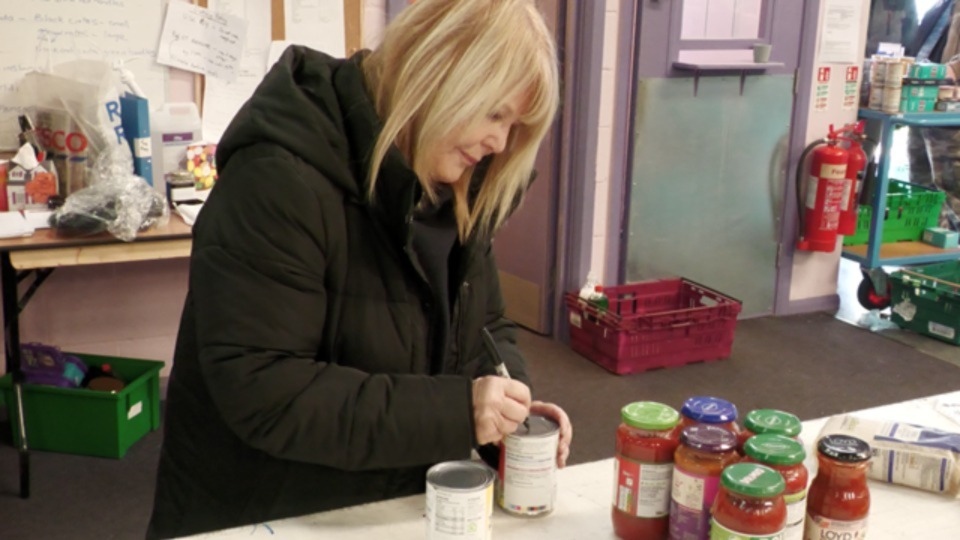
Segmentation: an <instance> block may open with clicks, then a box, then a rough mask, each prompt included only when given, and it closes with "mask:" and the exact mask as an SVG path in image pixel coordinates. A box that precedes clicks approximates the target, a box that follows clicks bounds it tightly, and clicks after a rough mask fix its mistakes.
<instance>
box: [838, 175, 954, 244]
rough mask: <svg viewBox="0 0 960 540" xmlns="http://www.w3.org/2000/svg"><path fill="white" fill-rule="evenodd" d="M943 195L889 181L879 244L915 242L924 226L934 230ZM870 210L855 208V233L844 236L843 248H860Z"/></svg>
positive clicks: (907, 184) (871, 214) (938, 218)
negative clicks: (880, 242)
mask: <svg viewBox="0 0 960 540" xmlns="http://www.w3.org/2000/svg"><path fill="white" fill-rule="evenodd" d="M944 200H946V194H945V193H944V192H942V191H939V190H936V189H930V188H927V187H923V186H919V185H916V184H911V183H910V182H903V181H900V180H890V183H889V184H888V186H887V208H886V212H885V215H884V219H883V236H882V242H883V243H885V244H886V243H888V242H902V241H918V240H920V239H921V237H922V236H923V231H924V230H926V229H927V227H936V226H937V223H938V222H939V220H940V209H941V208H942V207H943V201H944ZM872 217H873V208H871V207H870V206H867V205H860V207H859V208H858V209H857V232H856V233H855V234H852V235H850V236H844V237H843V245H845V246H860V245H864V244H866V243H867V237H868V236H869V235H870V219H871V218H872Z"/></svg>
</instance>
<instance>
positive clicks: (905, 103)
mask: <svg viewBox="0 0 960 540" xmlns="http://www.w3.org/2000/svg"><path fill="white" fill-rule="evenodd" d="M936 106H937V100H936V98H934V99H925V98H903V99H901V100H900V112H905V113H912V112H933V111H934V110H935V109H936Z"/></svg>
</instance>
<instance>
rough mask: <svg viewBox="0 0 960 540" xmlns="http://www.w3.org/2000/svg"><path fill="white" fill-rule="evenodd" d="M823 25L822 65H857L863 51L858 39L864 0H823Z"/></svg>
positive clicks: (818, 58) (821, 41) (819, 57)
mask: <svg viewBox="0 0 960 540" xmlns="http://www.w3.org/2000/svg"><path fill="white" fill-rule="evenodd" d="M824 3H825V4H826V7H825V8H824V11H823V13H824V15H823V27H822V30H821V31H820V32H821V33H820V50H819V51H818V56H817V62H818V63H821V64H856V63H859V62H860V61H861V57H862V56H863V52H862V51H861V50H860V48H859V47H857V45H858V43H857V42H858V40H859V37H860V22H861V20H862V19H863V7H864V4H865V2H863V0H824Z"/></svg>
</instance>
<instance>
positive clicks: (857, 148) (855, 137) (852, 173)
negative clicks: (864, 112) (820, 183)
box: [837, 120, 867, 235]
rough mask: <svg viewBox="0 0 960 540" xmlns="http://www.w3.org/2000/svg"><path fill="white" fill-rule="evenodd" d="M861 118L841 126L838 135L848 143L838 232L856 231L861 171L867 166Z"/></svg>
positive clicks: (861, 181) (861, 182)
mask: <svg viewBox="0 0 960 540" xmlns="http://www.w3.org/2000/svg"><path fill="white" fill-rule="evenodd" d="M863 128H864V122H863V120H861V121H859V122H857V123H856V124H853V125H851V126H845V127H844V128H843V130H842V131H843V135H842V136H841V137H840V138H841V139H842V140H845V141H847V142H848V143H849V145H850V146H849V147H848V148H847V152H848V160H847V174H846V178H847V185H846V188H845V189H847V190H848V193H847V195H845V196H844V198H845V200H844V205H843V209H842V210H841V211H840V227H839V228H838V229H837V233H838V234H842V235H852V234H856V232H857V212H858V210H859V208H860V205H859V202H858V201H859V194H860V191H861V189H862V187H863V171H864V169H865V168H866V166H867V153H866V152H865V151H864V150H863V145H862V143H863V141H865V140H866V139H865V137H864V135H863Z"/></svg>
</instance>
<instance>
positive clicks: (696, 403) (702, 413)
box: [680, 396, 737, 424]
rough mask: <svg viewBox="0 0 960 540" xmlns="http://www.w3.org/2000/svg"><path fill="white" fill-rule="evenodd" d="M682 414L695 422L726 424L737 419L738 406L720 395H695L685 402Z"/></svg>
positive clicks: (681, 410)
mask: <svg viewBox="0 0 960 540" xmlns="http://www.w3.org/2000/svg"><path fill="white" fill-rule="evenodd" d="M680 414H682V415H684V416H686V417H687V418H690V419H691V420H693V421H694V422H703V423H704V424H726V423H727V422H735V421H736V420H737V406H736V405H734V404H733V403H730V402H729V401H727V400H725V399H721V398H718V397H711V396H694V397H692V398H689V399H687V400H686V401H684V402H683V408H682V409H680Z"/></svg>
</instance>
